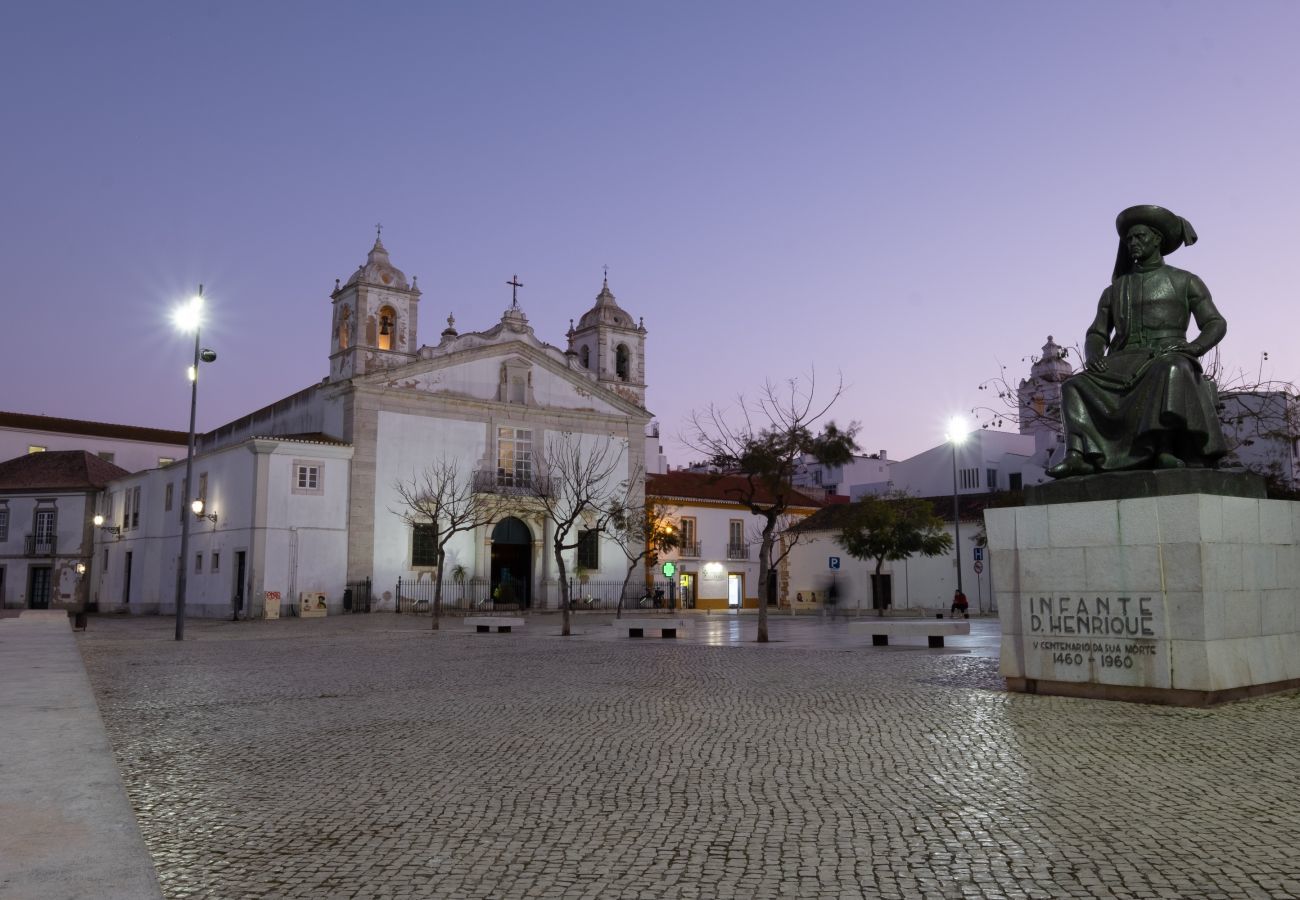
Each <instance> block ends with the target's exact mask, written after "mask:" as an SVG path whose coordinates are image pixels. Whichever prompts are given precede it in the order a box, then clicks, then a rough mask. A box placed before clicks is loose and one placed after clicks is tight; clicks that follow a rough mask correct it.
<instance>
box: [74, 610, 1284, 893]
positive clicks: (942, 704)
mask: <svg viewBox="0 0 1300 900" xmlns="http://www.w3.org/2000/svg"><path fill="white" fill-rule="evenodd" d="M971 624H972V629H971V630H972V634H971V635H970V636H969V637H965V636H963V637H956V638H953V639H952V640H951V642H950V646H949V647H947V648H945V649H943V650H929V649H927V648H925V647H920V646H915V647H897V648H895V647H890V648H873V647H871V646H870V643H869V641H866V640H864V639H863V637H862V636H860V635H859V636H853V635H850V634H849V630H848V629H847V628H844V627H842V623H824V622H821V621H817V620H810V619H797V620H793V621H790V620H785V621H782V620H778V619H775V618H774V621H773V637H774V638H776V639H777V640H776V642H774V643H772V644H769V645H763V646H757V645H754V644H752V643H739V644H738V643H736V642H735V640H734V639H733V637H734V636H736V635H739V636H741V637H745V636H747V635H752V629H753V622H752V620H749V621H745V620H743V619H732V620H730V621H721V622H719V623H718V624H717V625H716V627H714V626H713V625H709V626H704V625H701V626H697V627H693V628H692V629H691V631H690V632H689V636H688V637H687V638H686V639H684V640H680V641H677V642H673V641H647V642H629V641H627V640H620V639H619V638H618V637H617V636H616V635H615V629H613V628H611V627H609V626H608V624H602V622H601V620H600V619H597V618H594V617H593V618H587V617H580V618H579V621H578V626H577V627H578V631H579V632H580V634H579V635H577V636H575V637H573V638H568V639H565V638H559V637H556V636H555V634H556V632H558V621H556V620H552V619H548V618H546V617H538V618H536V619H535V620H533V621H531V622H530V625H529V628H528V629H525V631H524V632H520V633H516V634H512V635H502V636H501V638H502V639H501V640H496V639H495V636H493V637H494V639H493V640H482V639H481V637H482V636H479V635H473V634H467V633H465V632H464V631H463V630H461V629H459V628H454V629H444V630H442V631H441V632H439V633H436V634H434V633H430V632H429V631H428V627H429V620H428V618H422V617H412V616H393V615H391V614H372V615H369V616H354V617H340V618H337V619H335V618H331V619H328V620H319V621H307V622H304V621H299V620H292V619H291V620H281V621H278V622H248V623H229V622H193V623H191V624H190V625H189V626H187V632H188V634H190V635H191V636H192V638H193V639H192V640H188V641H186V642H184V643H183V644H177V643H176V642H174V641H171V640H170V628H171V626H170V622H169V621H168V620H158V619H131V620H112V619H100V620H92V622H91V628H90V630H89V631H88V632H87V633H86V634H85V635H84V636H82V637H81V638H80V641H81V649H82V653H83V655H84V657H85V658H86V660H87V665H88V668H89V672H90V674H91V678H92V681H93V682H94V684H95V687H96V691H97V694H98V697H99V701H100V708H101V710H102V712H103V716H104V719H105V722H106V724H107V726H108V729H109V734H110V737H111V739H112V742H113V747H114V750H115V752H116V754H117V758H118V761H119V763H120V765H121V768H122V772H123V775H124V777H125V780H126V783H127V786H128V789H129V791H130V795H131V799H132V802H133V803H134V805H135V807H136V810H137V814H138V817H139V820H140V824H141V828H142V830H143V832H144V836H145V840H146V842H147V843H148V846H149V848H150V850H151V852H152V853H153V856H154V859H155V861H156V863H157V867H158V871H159V875H160V878H161V881H162V884H163V888H164V892H165V894H166V895H167V896H169V897H277V898H278V897H286V898H290V897H293V898H296V897H312V898H318V897H323V898H334V897H339V898H342V897H447V898H524V897H579V898H587V897H590V898H602V900H603V898H617V897H638V898H639V897H645V898H652V897H653V898H659V897H666V898H759V897H815V898H851V897H883V898H913V897H935V898H975V897H981V898H1055V897H1119V898H1137V897H1144V898H1145V897H1154V898H1238V897H1244V898H1255V897H1259V898H1292V897H1300V850H1298V849H1297V848H1298V847H1300V741H1298V740H1297V737H1296V735H1297V734H1300V696H1297V695H1286V696H1278V697H1271V698H1267V699H1263V700H1256V701H1248V702H1243V703H1236V704H1227V705H1225V706H1223V707H1218V708H1214V709H1210V710H1185V709H1171V708H1163V707H1150V706H1142V705H1137V704H1125V703H1107V702H1101V701H1087V700H1072V699H1066V698H1055V697H1038V696H1033V695H1021V694H1008V693H1006V692H1005V691H1003V690H1002V689H1001V680H1000V678H999V677H998V674H997V673H998V669H997V659H996V646H997V623H996V622H995V621H979V620H972V623H971ZM733 629H734V631H733ZM990 648H992V649H990Z"/></svg>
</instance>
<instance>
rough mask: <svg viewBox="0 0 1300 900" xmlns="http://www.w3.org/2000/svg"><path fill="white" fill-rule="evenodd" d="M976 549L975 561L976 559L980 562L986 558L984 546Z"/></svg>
mask: <svg viewBox="0 0 1300 900" xmlns="http://www.w3.org/2000/svg"><path fill="white" fill-rule="evenodd" d="M974 550H975V561H976V562H979V561H981V560H982V559H984V548H983V547H975V548H974Z"/></svg>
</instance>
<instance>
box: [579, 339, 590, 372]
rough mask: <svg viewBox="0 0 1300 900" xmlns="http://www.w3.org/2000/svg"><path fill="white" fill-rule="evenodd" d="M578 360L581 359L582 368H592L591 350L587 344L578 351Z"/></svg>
mask: <svg viewBox="0 0 1300 900" xmlns="http://www.w3.org/2000/svg"><path fill="white" fill-rule="evenodd" d="M578 359H579V361H580V362H581V363H582V367H583V368H584V369H590V368H591V348H590V347H588V346H587V345H586V344H583V345H582V349H581V350H579V351H578Z"/></svg>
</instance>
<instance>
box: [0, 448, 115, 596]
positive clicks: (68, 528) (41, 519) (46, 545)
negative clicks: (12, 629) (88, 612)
mask: <svg viewBox="0 0 1300 900" xmlns="http://www.w3.org/2000/svg"><path fill="white" fill-rule="evenodd" d="M125 474H126V471H125V470H124V469H122V468H121V467H119V466H116V465H114V464H113V463H110V462H107V461H105V460H103V459H100V458H99V457H98V456H93V455H91V454H90V453H87V452H86V451H84V450H51V451H47V452H37V453H28V454H23V455H22V456H18V457H15V458H14V459H10V460H8V461H6V462H3V463H0V607H3V608H19V609H48V608H50V607H52V606H53V607H63V608H67V609H85V608H86V605H87V602H88V601H89V600H90V580H89V575H90V572H91V569H92V564H93V562H94V560H93V559H92V553H93V541H94V534H93V529H92V525H91V516H92V515H93V514H94V509H95V504H96V502H97V498H98V497H99V492H100V491H101V490H102V489H103V488H104V486H105V485H107V484H108V483H109V482H110V481H112V480H113V479H114V478H118V477H120V476H122V475H125Z"/></svg>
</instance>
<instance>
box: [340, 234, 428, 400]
mask: <svg viewBox="0 0 1300 900" xmlns="http://www.w3.org/2000/svg"><path fill="white" fill-rule="evenodd" d="M382 232H383V226H382V225H376V226H375V245H374V246H373V247H371V248H370V253H369V255H367V256H366V261H365V263H364V264H362V265H360V266H358V267H357V270H356V271H355V272H353V273H352V277H350V278H349V279H348V280H347V282H346V283H345V284H342V285H340V284H339V282H338V281H337V280H336V281H335V282H334V292H333V293H332V294H331V295H330V299H331V300H332V301H333V303H334V317H333V324H332V326H331V331H330V377H329V380H330V381H343V380H345V379H348V378H352V377H353V376H355V375H364V374H365V373H367V372H374V371H376V370H379V369H387V368H391V367H393V366H399V365H402V364H404V363H408V362H410V361H411V360H413V359H415V358H416V353H417V351H418V349H419V346H420V345H419V344H418V343H417V341H416V334H417V331H416V326H417V324H418V322H417V320H418V316H419V307H420V291H419V289H418V288H417V287H416V284H415V279H414V278H412V279H411V280H410V281H409V282H408V281H407V278H406V275H405V274H404V273H403V272H402V270H401V269H399V268H397V267H396V266H394V265H393V264H392V262H391V261H390V260H389V259H388V250H387V249H386V248H385V247H384V244H383V241H382V240H380V235H381V233H382Z"/></svg>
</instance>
